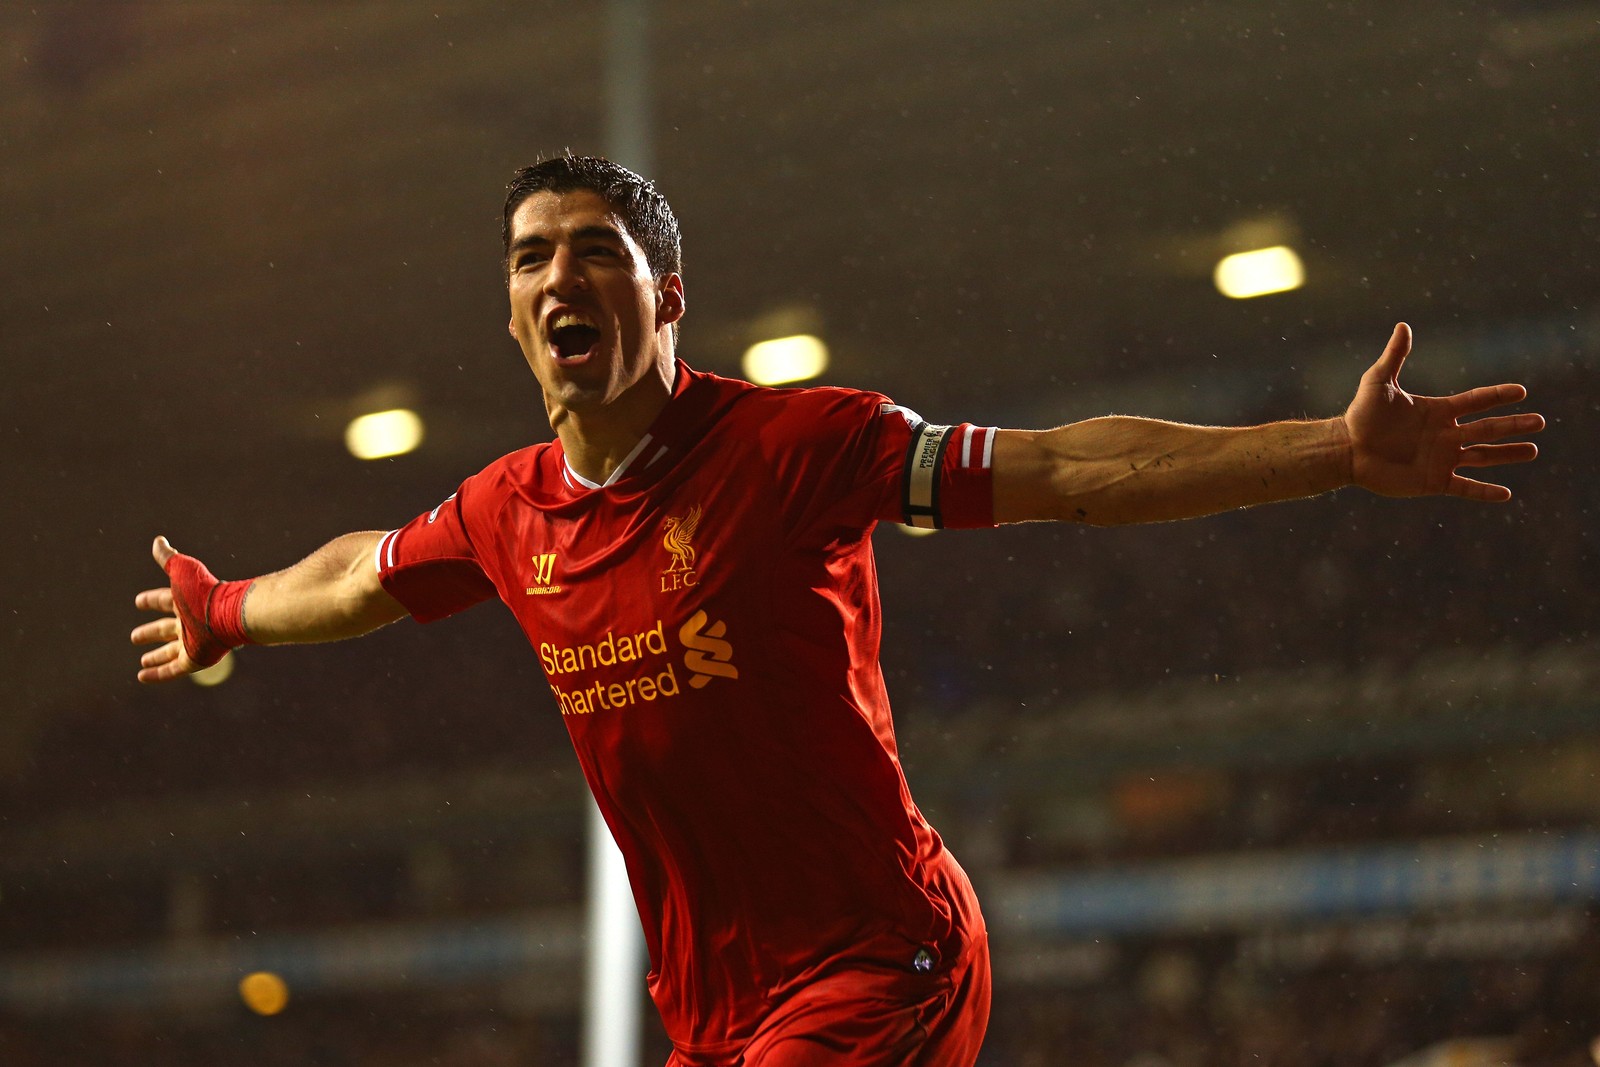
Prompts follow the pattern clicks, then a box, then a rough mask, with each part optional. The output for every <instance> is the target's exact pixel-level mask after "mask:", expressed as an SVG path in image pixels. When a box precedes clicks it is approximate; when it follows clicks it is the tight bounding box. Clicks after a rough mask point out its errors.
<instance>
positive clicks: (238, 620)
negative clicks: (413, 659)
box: [130, 531, 406, 682]
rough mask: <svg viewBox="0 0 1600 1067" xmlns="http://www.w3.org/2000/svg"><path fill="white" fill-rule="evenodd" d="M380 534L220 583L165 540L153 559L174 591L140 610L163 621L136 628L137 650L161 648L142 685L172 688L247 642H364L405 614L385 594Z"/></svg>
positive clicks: (153, 592)
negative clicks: (375, 558)
mask: <svg viewBox="0 0 1600 1067" xmlns="http://www.w3.org/2000/svg"><path fill="white" fill-rule="evenodd" d="M382 537H383V534H382V533H379V532H375V531H373V532H366V533H351V534H345V535H344V536H343V537H337V538H334V539H333V540H332V541H330V542H328V543H327V544H326V545H323V546H322V547H321V548H319V549H317V551H315V552H313V553H312V554H311V555H309V556H307V557H306V558H305V559H303V560H301V561H300V562H299V563H296V564H295V565H294V566H292V567H288V568H286V569H284V570H281V571H277V572H276V573H273V574H268V575H264V576H263V577H260V578H256V579H254V580H253V581H249V582H221V583H219V582H218V581H217V580H216V579H215V578H214V577H212V575H211V573H210V572H209V571H207V570H206V569H205V566H204V565H203V564H201V563H200V561H199V560H197V559H194V558H193V557H192V556H185V555H182V554H180V553H179V552H178V551H177V550H176V549H174V548H173V547H172V545H171V544H169V543H168V541H167V539H166V538H165V537H158V538H156V540H155V544H154V546H152V549H151V554H152V555H153V556H154V557H155V560H156V563H158V564H160V566H161V569H162V570H164V571H166V572H167V577H168V579H169V584H167V585H165V586H162V587H159V588H156V589H146V590H145V591H144V592H142V593H140V594H139V595H138V596H136V597H135V598H134V604H135V605H136V606H137V607H139V608H142V609H144V610H147V611H158V612H162V613H163V617H162V618H159V619H156V620H155V621H153V622H147V623H145V624H143V625H142V626H139V627H138V628H136V629H135V630H134V631H133V633H132V634H131V635H130V636H131V638H132V640H133V643H134V644H141V645H147V644H154V645H157V646H158V647H156V648H153V649H151V650H150V651H149V652H146V653H145V654H144V655H143V656H142V657H141V658H140V660H139V665H140V668H141V669H140V671H139V681H141V682H165V681H170V680H171V679H173V678H179V677H182V676H183V675H185V674H192V673H193V672H195V671H197V670H199V669H201V668H202V667H208V666H210V665H211V664H213V663H215V662H217V661H218V660H219V659H221V658H222V657H223V655H224V654H225V653H226V652H227V650H228V649H229V648H232V647H236V646H237V645H240V644H244V643H246V642H249V643H253V644H263V645H278V644H290V643H300V642H312V641H338V640H341V639H343V638H346V637H357V636H360V635H361V634H364V633H368V632H369V631H372V630H376V629H377V628H378V627H380V626H383V625H385V624H386V623H391V622H393V621H395V620H396V619H398V618H400V617H401V616H403V615H405V614H406V610H405V608H403V607H401V606H400V602H399V601H397V600H395V599H394V598H393V597H391V596H390V595H389V594H388V593H387V592H385V591H384V589H383V586H382V585H380V584H379V582H378V571H377V568H376V567H375V566H373V562H372V553H373V550H374V549H375V548H376V547H377V544H378V542H379V540H381V539H382Z"/></svg>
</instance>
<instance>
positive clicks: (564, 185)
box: [500, 155, 683, 279]
mask: <svg viewBox="0 0 1600 1067" xmlns="http://www.w3.org/2000/svg"><path fill="white" fill-rule="evenodd" d="M579 189H587V190H589V191H590V192H592V193H596V194H598V195H599V197H600V198H601V199H602V200H604V201H605V202H606V205H607V206H608V207H610V208H611V210H612V211H615V212H616V213H617V216H618V217H619V218H620V219H622V224H623V225H624V226H626V227H627V229H628V235H629V236H631V237H632V238H633V239H634V240H635V241H637V242H639V247H640V248H642V249H643V250H644V258H645V262H646V263H647V264H648V265H649V267H650V273H651V274H653V275H655V277H656V278H657V279H660V278H665V277H666V276H667V275H669V274H681V273H682V272H683V238H682V237H681V236H680V235H679V233H678V219H677V216H675V215H673V213H672V208H671V207H670V206H668V204H667V198H666V197H664V196H662V195H661V194H660V193H659V192H657V191H656V187H655V183H654V182H652V181H650V180H649V179H648V178H641V177H640V176H639V175H637V174H635V173H634V172H633V171H631V170H629V169H628V168H627V167H622V166H618V165H617V164H615V163H613V162H611V161H610V160H609V159H601V158H600V157H599V156H574V155H559V156H551V157H550V158H548V159H541V160H539V162H537V163H535V164H533V165H532V166H531V167H523V168H522V169H521V170H519V171H517V172H516V173H515V174H513V175H512V176H511V184H509V185H507V186H506V206H505V213H504V215H503V216H502V217H501V220H500V237H501V240H502V243H503V244H504V246H505V252H504V260H503V262H502V268H503V269H502V270H501V274H502V276H504V277H506V278H509V277H510V274H511V216H512V215H514V214H516V211H517V208H518V207H520V206H521V204H522V202H523V201H524V200H526V199H528V197H530V196H532V195H533V194H535V193H570V192H574V191H576V190H579Z"/></svg>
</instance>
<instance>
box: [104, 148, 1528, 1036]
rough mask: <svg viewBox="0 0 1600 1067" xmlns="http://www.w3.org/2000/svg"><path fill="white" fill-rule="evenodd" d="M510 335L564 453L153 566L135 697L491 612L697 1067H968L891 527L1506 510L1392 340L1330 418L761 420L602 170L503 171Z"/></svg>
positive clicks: (1486, 458)
mask: <svg viewBox="0 0 1600 1067" xmlns="http://www.w3.org/2000/svg"><path fill="white" fill-rule="evenodd" d="M504 239H505V256H506V259H505V271H506V282H507V290H508V294H509V297H510V308H511V315H510V331H511V335H512V336H513V337H514V338H516V341H517V343H518V345H519V346H520V347H521V349H522V354H523V356H524V358H525V359H526V360H527V362H528V365H529V367H530V368H531V369H532V371H533V374H534V377H535V378H537V379H538V382H539V385H540V387H541V388H542V390H543V393H544V403H545V408H546V411H547V413H548V415H549V419H550V425H551V427H552V428H553V429H554V431H555V434H556V440H554V441H552V442H550V443H548V444H540V445H534V446H532V447H529V448H525V449H522V450H521V451H518V452H514V453H512V454H510V455H508V456H504V457H502V458H500V459H497V460H495V461H494V462H493V463H490V464H489V465H488V466H487V467H485V468H484V469H483V470H482V471H480V472H479V473H477V474H474V475H472V476H471V477H470V478H467V479H466V481H464V482H462V483H461V484H460V486H459V487H458V488H457V489H456V491H455V492H454V493H452V494H451V495H450V496H448V497H447V498H446V499H445V500H444V501H443V502H442V503H441V504H439V506H438V507H436V508H434V509H433V510H432V511H430V512H427V513H426V514H424V515H420V516H418V517H417V518H415V519H413V520H412V521H411V522H409V523H407V524H406V525H404V526H402V527H400V528H399V529H397V530H391V531H389V532H387V533H385V532H376V531H375V532H368V533H352V534H347V535H345V536H343V537H340V538H337V539H335V540H334V541H332V542H330V543H329V544H327V545H325V546H324V547H322V548H321V549H319V550H318V551H316V552H315V553H313V554H312V555H311V556H309V557H307V558H306V559H305V560H302V561H301V562H300V563H297V564H295V565H294V566H292V567H289V568H288V569H287V570H282V571H278V572H277V573H275V574H268V575H265V576H263V577H259V578H255V579H253V580H249V581H228V582H219V581H217V579H215V578H214V577H212V575H211V574H210V573H209V572H208V571H207V570H206V568H205V567H204V566H203V565H202V564H201V563H200V562H199V561H197V560H195V559H192V558H190V557H188V556H184V555H180V554H178V553H177V552H175V551H174V550H173V548H172V546H171V545H170V544H168V543H167V541H166V539H165V538H157V539H156V542H155V546H154V554H155V558H156V562H157V563H159V564H160V565H161V566H162V567H163V568H164V569H165V571H166V572H167V577H168V581H169V584H168V586H166V587H163V588H158V589H151V590H147V591H145V592H143V593H140V594H139V595H138V597H137V600H136V603H137V605H138V606H139V607H140V608H144V609H150V610H154V611H157V612H161V613H162V615H163V617H161V618H159V619H157V620H155V621H152V622H147V623H145V624H143V625H141V626H139V627H138V628H137V629H135V630H134V631H133V634H132V638H133V640H134V641H135V642H136V643H149V644H155V645H156V646H157V647H156V648H154V649H152V650H151V651H148V652H146V653H145V654H144V656H143V657H142V659H141V665H142V669H141V670H140V672H139V680H140V681H143V682H159V681H166V680H169V679H173V678H177V677H180V676H182V675H184V674H188V673H190V672H192V671H194V670H197V669H199V668H200V667H203V666H205V665H207V664H210V663H214V662H215V661H216V660H217V659H219V658H220V657H221V656H222V655H223V654H224V653H225V652H226V651H227V650H228V649H229V648H233V647H237V646H239V645H243V644H246V643H255V644H281V643H286V642H301V641H329V640H335V639H339V638H345V637H354V636H356V635H358V634H362V633H366V632H367V631H370V630H372V629H375V628H376V627H379V626H382V625H384V624H386V623H389V622H392V621H394V620H396V619H398V618H400V617H401V616H403V615H406V614H410V615H411V616H412V617H413V618H416V619H418V620H419V621H422V622H427V621H430V620H433V619H438V618H443V617H444V616H447V615H450V614H452V613H454V612H457V611H461V610H463V609H464V608H467V607H470V606H471V605H473V604H476V603H479V602H480V601H484V600H488V599H490V598H494V597H498V598H499V599H500V600H502V601H504V602H505V603H506V604H507V605H508V606H509V607H510V608H511V610H512V612H513V614H515V616H516V618H517V621H518V622H519V623H520V624H521V626H522V628H523V630H524V632H525V633H526V635H527V638H528V641H529V643H530V644H531V645H532V646H533V650H534V653H535V654H536V655H537V656H538V658H539V661H540V663H541V664H542V665H543V667H544V671H545V675H546V677H547V679H548V681H549V684H550V689H551V694H552V696H553V707H554V708H555V709H557V710H559V711H560V713H561V715H562V716H563V717H564V719H565V722H566V724H567V727H568V730H569V732H570V734H571V738H572V743H573V747H574V748H575V749H576V751H577V755H578V760H579V762H580V763H581V765H582V768H583V773H584V776H585V778H586V779H587V781H588V783H589V787H590V788H591V789H592V790H593V792H594V796H595V799H596V800H597V801H598V803H599V806H600V810H601V812H602V813H603V814H604V816H605V820H606V822H607V824H608V825H609V827H610V829H611V832H612V833H613V834H614V835H615V837H616V840H617V843H618V845H619V846H621V850H622V854H623V856H624V858H625V860H626V862H627V869H628V876H629V879H630V880H631V882H632V886H633V893H634V897H635V900H636V902H637V904H638V908H639V915H640V918H641V920H642V921H643V924H644V932H645V941H646V944H647V946H648V949H649V956H650V964H651V971H650V975H649V979H648V981H649V989H650V994H651V996H652V997H653V998H654V1000H655V1002H656V1005H657V1007H658V1008H659V1010H660V1013H661V1017H662V1019H663V1021H664V1022H665V1025H666V1030H667V1034H668V1035H669V1037H670V1038H671V1040H672V1043H673V1046H674V1050H675V1051H674V1052H673V1054H672V1059H671V1061H670V1063H672V1064H677V1065H681V1067H709V1065H730V1064H734V1063H740V1064H743V1065H744V1067H805V1065H820V1064H846V1063H847V1064H866V1065H879V1064H881V1065H891V1064H893V1065H902V1064H927V1065H968V1064H971V1063H972V1062H973V1061H974V1060H975V1058H976V1056H977V1050H978V1046H979V1044H980V1042H981V1041H982V1037H983V1031H984V1027H985V1024H986V1022H987V1019H988V1009H989V960H988V946H987V938H986V934H985V929H984V923H983V919H982V916H981V913H980V911H979V909H978V903H977V901H976V899H975V898H974V896H973V892H972V888H971V886H970V884H969V883H968V881H967V877H966V875H965V874H964V873H963V872H962V870H961V867H960V866H959V865H958V864H957V863H956V861H955V859H954V858H953V857H952V856H951V854H950V852H949V851H948V850H947V849H946V848H945V847H944V845H943V843H942V842H941V841H940V838H939V835H938V834H937V833H935V832H934V830H933V828H932V827H930V826H929V825H928V823H927V822H926V821H925V820H924V819H923V817H922V814H921V813H920V812H919V811H918V810H917V807H916V805H915V804H914V803H913V802H912V799H911V796H910V794H909V793H908V791H907V788H906V783H905V779H904V777H903V775H902V774H901V769H900V764H899V760H898V757H897V754H896V750H895V739H894V730H893V727H892V725H891V722H890V715H889V702H888V698H887V695H886V693H885V690H884V683H883V677H882V673H881V671H880V669H879V666H878V641H879V614H878V612H879V606H878V593H877V584H876V578H875V572H874V565H873V558H872V549H871V540H870V534H871V531H872V528H873V526H874V524H876V523H877V522H879V521H880V520H890V521H895V522H906V523H910V524H912V525H916V526H924V527H941V526H943V527H981V526H989V525H993V524H995V523H1005V522H1023V521H1027V520H1034V519H1060V520H1066V521H1075V522H1087V523H1095V524H1115V523H1130V522H1152V521H1159V520H1165V519H1178V518H1184V517H1188V516H1196V515H1204V514H1208V513H1211V512H1217V511H1221V510H1224V509H1228V508H1238V507H1245V506H1248V505H1252V504H1260V503H1264V502H1267V501H1276V500H1285V499H1289V498H1293V497H1305V496H1310V495H1313V494H1316V493H1321V492H1325V491H1327V490H1331V489H1334V488H1337V487H1340V486H1344V485H1351V484H1354V485H1360V486H1363V487H1365V488H1367V489H1369V490H1372V491H1374V492H1377V493H1383V494H1386V495H1391V496H1413V495H1421V494H1429V493H1449V494H1453V495H1456V496H1462V497H1466V498H1468V499H1472V500H1481V501H1500V500H1506V499H1509V498H1510V495H1511V494H1510V492H1509V491H1508V490H1506V489H1505V488H1504V487H1501V486H1498V485H1493V484H1487V483H1484V482H1481V481H1477V480H1474V479H1472V478H1469V477H1467V476H1466V475H1464V474H1462V473H1460V470H1461V469H1462V468H1475V467H1484V466H1490V465H1494V464H1499V463H1516V462H1522V461H1526V460H1530V459H1532V458H1534V456H1535V455H1536V450H1535V448H1534V446H1533V445H1532V444H1530V443H1526V442H1517V443H1512V442H1505V441H1503V440H1502V439H1503V438H1506V437H1508V436H1513V435H1521V434H1527V433H1531V432H1533V431H1536V430H1538V429H1540V428H1541V427H1542V426H1543V420H1542V419H1541V418H1540V417H1539V416H1538V415H1533V414H1516V415H1500V416H1495V417H1486V418H1481V419H1478V420H1476V421H1467V422H1463V421H1462V420H1463V419H1464V418H1466V417H1468V416H1473V415H1477V414H1479V413H1482V412H1484V411H1486V410H1488V409H1490V408H1493V407H1496V406H1498V405H1502V404H1507V403H1512V402H1515V401H1518V400H1521V399H1522V398H1523V397H1524V396H1525V395H1526V391H1525V390H1524V389H1523V388H1522V387H1521V386H1518V385H1496V386H1488V387H1484V388H1479V389H1473V390H1470V391H1468V392H1464V393H1460V394H1457V395H1455V396H1451V397H1419V396H1412V395H1410V394H1408V393H1406V392H1404V391H1403V390H1402V389H1401V388H1400V386H1399V383H1398V375H1399V373H1400V368H1401V364H1402V363H1403V362H1404V361H1405V358H1406V355H1407V353H1408V352H1409V351H1410V348H1411V332H1410V330H1409V329H1408V328H1407V327H1406V326H1405V325H1403V324H1402V325H1400V326H1397V327H1396V328H1395V330H1394V333H1393V335H1392V336H1391V337H1390V339H1389V343H1388V346H1387V347H1386V348H1385V349H1384V351H1383V354H1382V355H1381V356H1380V357H1379V358H1378V361H1377V362H1376V363H1374V364H1373V365H1372V367H1371V368H1370V369H1369V370H1368V371H1367V372H1366V374H1365V375H1364V376H1363V377H1362V378H1361V383H1360V386H1359V388H1358V389H1357V391H1356V395H1355V399H1354V400H1353V401H1352V402H1351V404H1350V406H1349V408H1348V409H1347V410H1346V411H1345V412H1344V414H1343V415H1342V416H1340V417H1337V418H1331V419H1324V420H1321V421H1308V422H1281V423H1274V424H1271V425H1266V426H1254V427H1246V428H1214V427H1199V426H1186V425H1179V424H1173V423H1167V422H1158V421H1153V420H1148V419H1138V418H1123V417H1112V418H1099V419H1090V420H1088V421H1086V422H1080V423H1075V424H1072V425H1069V426H1063V427H1060V428H1058V429H1054V430H1046V431H1038V432H1034V431H1022V430H999V429H996V428H994V427H983V426H974V425H970V424H960V425H953V426H946V425H934V424H931V423H928V422H926V421H924V420H923V419H921V418H920V417H918V416H917V415H916V414H915V413H914V412H912V411H910V410H908V409H906V408H903V407H899V406H897V405H896V404H894V403H892V402H891V401H889V400H888V399H887V398H885V397H882V396H879V395H877V394H874V393H867V392H860V391H856V390H851V389H836V388H816V389H781V390H779V389H764V388H758V387H756V386H753V385H750V384H748V383H746V382H741V381H735V380H731V379H727V378H721V377H718V376H716V375H712V374H706V373H702V372H700V371H696V370H693V369H692V368H690V367H689V366H688V365H687V364H685V363H684V362H683V361H682V360H680V359H679V358H678V357H677V336H678V324H679V322H680V320H681V319H682V318H683V314H684V307H685V304H684V285H683V278H682V276H681V273H680V271H681V265H680V253H679V237H678V227H677V222H676V220H675V219H674V217H673V215H672V211H671V209H670V208H669V207H668V206H667V203H666V201H665V200H664V199H663V198H662V197H661V196H660V194H659V193H658V192H657V191H656V189H655V188H654V186H653V185H652V184H651V183H649V182H648V181H645V180H644V179H642V178H640V177H638V176H637V175H635V174H633V173H631V172H629V171H627V170H625V169H623V168H621V167H619V166H616V165H615V164H612V163H610V162H607V161H605V160H600V159H594V158H581V157H580V158H574V157H561V158H555V159H550V160H546V161H544V162H541V163H539V164H537V165H535V166H532V167H528V168H525V169H523V170H521V171H518V172H517V174H516V175H515V176H514V177H513V180H512V183H511V186H510V188H509V190H508V193H507V197H506V202H505V211H504Z"/></svg>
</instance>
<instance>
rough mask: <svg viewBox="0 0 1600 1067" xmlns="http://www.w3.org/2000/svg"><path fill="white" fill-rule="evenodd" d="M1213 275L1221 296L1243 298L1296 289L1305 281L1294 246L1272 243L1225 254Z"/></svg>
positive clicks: (1304, 271) (1302, 267) (1303, 270)
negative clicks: (1254, 248)
mask: <svg viewBox="0 0 1600 1067" xmlns="http://www.w3.org/2000/svg"><path fill="white" fill-rule="evenodd" d="M1213 277H1214V279H1215V281H1216V283H1217V289H1218V290H1219V291H1221V293H1222V295H1223V296H1227V297H1232V298H1233V299H1234V300H1247V299H1249V298H1250V297H1252V296H1266V295H1267V294H1268V293H1282V292H1287V291H1288V290H1290V289H1298V288H1300V287H1301V286H1302V285H1304V284H1305V281H1306V269H1305V267H1304V266H1303V265H1302V264H1301V262H1300V257H1299V256H1297V255H1295V254H1294V249H1292V248H1289V247H1287V246H1285V245H1276V246H1274V247H1272V248H1258V249H1256V250H1255V251H1253V252H1239V253H1237V254H1235V255H1231V256H1227V257H1225V258H1224V259H1223V260H1222V262H1221V263H1218V264H1217V270H1216V273H1215V275H1213Z"/></svg>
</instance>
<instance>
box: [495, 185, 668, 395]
mask: <svg viewBox="0 0 1600 1067" xmlns="http://www.w3.org/2000/svg"><path fill="white" fill-rule="evenodd" d="M509 269H510V279H509V289H510V297H511V335H512V336H513V337H515V338H516V339H517V343H518V344H519V345H521V346H522V355H523V358H525V359H526V360H527V361H528V366H529V367H531V368H532V369H533V375H534V377H535V378H537V379H538V380H539V385H540V387H541V388H542V389H543V390H544V396H545V406H546V408H548V409H549V411H550V414H551V419H552V422H553V423H554V422H557V421H559V418H560V416H561V414H562V413H563V412H576V413H587V412H591V411H597V410H599V409H601V408H604V407H605V406H607V405H608V404H611V403H612V402H614V401H616V400H617V399H618V398H619V397H621V396H622V395H623V394H625V393H627V392H628V390H629V389H631V388H633V387H634V386H635V385H638V384H639V383H640V382H641V381H642V380H643V379H645V378H646V377H647V376H649V375H650V374H651V373H655V372H660V373H662V375H663V377H664V378H665V380H667V381H670V380H671V378H670V369H671V368H670V367H669V366H668V365H667V364H668V362H669V361H670V360H671V356H672V347H671V341H670V337H671V324H672V323H673V322H676V321H677V320H678V318H679V317H681V316H682V314H683V283H682V281H681V280H680V279H679V277H678V276H677V275H676V274H669V275H668V276H667V277H666V278H663V279H661V280H660V281H657V280H656V279H655V278H654V277H652V276H651V273H650V267H649V264H648V263H646V261H645V254H644V250H643V249H641V248H640V247H639V245H638V243H637V242H636V241H635V240H634V239H633V238H632V237H631V236H630V235H629V234H628V231H627V228H626V227H625V226H624V225H623V222H622V220H621V219H620V218H618V217H617V215H616V214H615V213H613V212H612V210H611V209H610V208H609V207H608V206H607V205H606V202H605V200H603V199H602V198H601V197H600V196H599V195H598V194H596V193H592V192H589V191H588V190H576V191H573V192H570V193H549V192H542V193H535V194H533V195H532V196H530V197H528V198H527V199H526V200H524V201H523V202H522V203H521V204H519V205H518V206H517V210H516V212H515V213H514V214H513V215H512V216H511V257H510V265H509Z"/></svg>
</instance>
